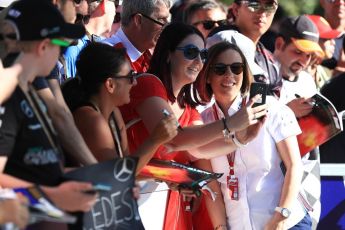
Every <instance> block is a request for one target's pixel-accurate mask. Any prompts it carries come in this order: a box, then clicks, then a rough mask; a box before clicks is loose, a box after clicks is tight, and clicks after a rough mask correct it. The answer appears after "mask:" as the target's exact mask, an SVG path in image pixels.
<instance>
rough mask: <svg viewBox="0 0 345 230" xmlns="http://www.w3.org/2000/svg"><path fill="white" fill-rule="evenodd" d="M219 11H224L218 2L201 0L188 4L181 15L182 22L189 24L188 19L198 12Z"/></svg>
mask: <svg viewBox="0 0 345 230" xmlns="http://www.w3.org/2000/svg"><path fill="white" fill-rule="evenodd" d="M218 8H219V9H220V10H222V11H224V13H225V9H224V8H223V7H222V5H220V4H219V3H218V2H216V1H213V0H201V1H195V2H192V3H190V4H189V5H188V6H187V8H186V9H185V11H184V13H183V22H184V23H187V24H190V19H191V18H192V17H193V16H194V14H195V13H196V12H198V11H199V10H212V9H218Z"/></svg>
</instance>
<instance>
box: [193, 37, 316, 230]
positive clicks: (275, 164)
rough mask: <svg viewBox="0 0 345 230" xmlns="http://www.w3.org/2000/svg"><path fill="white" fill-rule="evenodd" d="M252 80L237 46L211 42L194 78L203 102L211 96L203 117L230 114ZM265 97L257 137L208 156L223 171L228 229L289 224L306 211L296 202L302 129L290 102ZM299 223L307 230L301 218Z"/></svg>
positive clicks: (241, 101) (242, 102)
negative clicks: (265, 111) (265, 106)
mask: <svg viewBox="0 0 345 230" xmlns="http://www.w3.org/2000/svg"><path fill="white" fill-rule="evenodd" d="M251 82H252V76H251V74H250V72H249V69H248V64H247V61H246V59H245V57H244V55H243V53H242V51H241V50H240V49H239V48H238V47H237V46H236V45H233V44H230V43H227V42H221V43H218V44H216V45H214V46H212V47H211V48H210V49H209V55H208V60H207V61H206V63H205V66H204V68H203V70H202V72H201V73H200V75H199V77H198V79H197V81H196V85H197V89H198V92H199V94H200V98H201V99H202V100H203V101H205V102H209V101H210V100H211V98H212V97H214V98H215V103H214V104H213V105H211V106H210V107H209V108H208V109H206V110H205V111H204V112H203V113H202V114H201V115H202V118H203V120H204V122H205V123H210V122H214V121H217V120H222V119H224V118H228V117H231V116H233V114H234V113H236V112H237V111H238V110H239V109H241V108H243V106H244V105H245V103H246V101H247V98H248V91H249V87H250V84H251ZM266 102H267V104H268V106H269V107H268V108H269V109H268V114H267V119H266V122H265V123H264V126H263V127H262V129H260V131H259V133H258V135H257V137H256V138H255V139H253V140H252V141H251V142H249V143H248V144H247V145H242V147H240V148H238V149H237V150H236V151H233V152H231V151H229V153H228V155H227V156H225V155H224V156H220V157H216V158H213V159H211V163H212V168H213V170H214V171H215V172H219V173H224V175H223V177H221V178H220V179H219V182H220V183H221V190H222V194H223V200H224V204H225V208H226V215H227V220H228V222H227V224H228V227H231V229H287V228H291V227H293V226H294V225H296V224H297V223H298V222H299V221H301V220H302V219H303V217H304V216H305V215H308V214H305V211H304V209H303V208H302V206H301V205H299V203H298V201H297V196H298V191H299V187H300V183H301V176H302V175H301V172H302V168H301V160H300V154H299V148H298V144H297V139H296V135H298V134H299V133H300V132H301V130H300V128H299V126H298V123H297V121H296V118H295V116H294V114H293V112H292V111H291V110H290V109H289V108H288V107H286V106H285V105H281V104H279V103H278V102H277V101H276V100H275V99H274V98H273V97H267V101H266ZM256 118H257V119H261V118H260V117H259V116H257V117H256ZM283 171H284V173H285V176H284V173H283ZM309 220H310V219H309ZM307 222H308V221H306V222H304V223H307ZM298 226H299V227H302V228H298V229H310V226H306V225H303V221H301V223H299V224H298ZM295 227H297V225H296V226H295ZM292 229H293V228H292Z"/></svg>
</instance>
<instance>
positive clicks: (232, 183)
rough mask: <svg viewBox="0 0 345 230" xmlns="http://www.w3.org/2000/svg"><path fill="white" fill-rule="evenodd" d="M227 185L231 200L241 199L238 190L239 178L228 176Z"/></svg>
mask: <svg viewBox="0 0 345 230" xmlns="http://www.w3.org/2000/svg"><path fill="white" fill-rule="evenodd" d="M226 181H227V184H228V189H229V193H230V194H229V195H230V197H231V200H238V199H239V190H238V178H237V177H230V176H227V180H226Z"/></svg>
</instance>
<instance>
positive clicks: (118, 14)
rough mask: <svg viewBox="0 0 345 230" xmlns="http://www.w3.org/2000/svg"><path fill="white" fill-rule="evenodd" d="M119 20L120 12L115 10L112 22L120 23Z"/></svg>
mask: <svg viewBox="0 0 345 230" xmlns="http://www.w3.org/2000/svg"><path fill="white" fill-rule="evenodd" d="M120 22H121V12H116V14H115V16H114V21H113V23H120Z"/></svg>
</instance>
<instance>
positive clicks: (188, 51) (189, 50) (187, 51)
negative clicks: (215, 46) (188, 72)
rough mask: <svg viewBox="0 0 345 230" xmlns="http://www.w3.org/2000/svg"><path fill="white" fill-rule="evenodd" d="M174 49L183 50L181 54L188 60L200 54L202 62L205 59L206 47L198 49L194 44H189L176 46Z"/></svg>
mask: <svg viewBox="0 0 345 230" xmlns="http://www.w3.org/2000/svg"><path fill="white" fill-rule="evenodd" d="M176 50H181V51H183V56H184V57H185V58H186V59H188V60H194V59H195V58H197V57H198V56H199V55H200V58H201V60H202V62H205V61H206V58H207V49H201V50H199V48H198V47H196V46H195V45H192V44H189V45H186V46H183V47H176Z"/></svg>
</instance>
